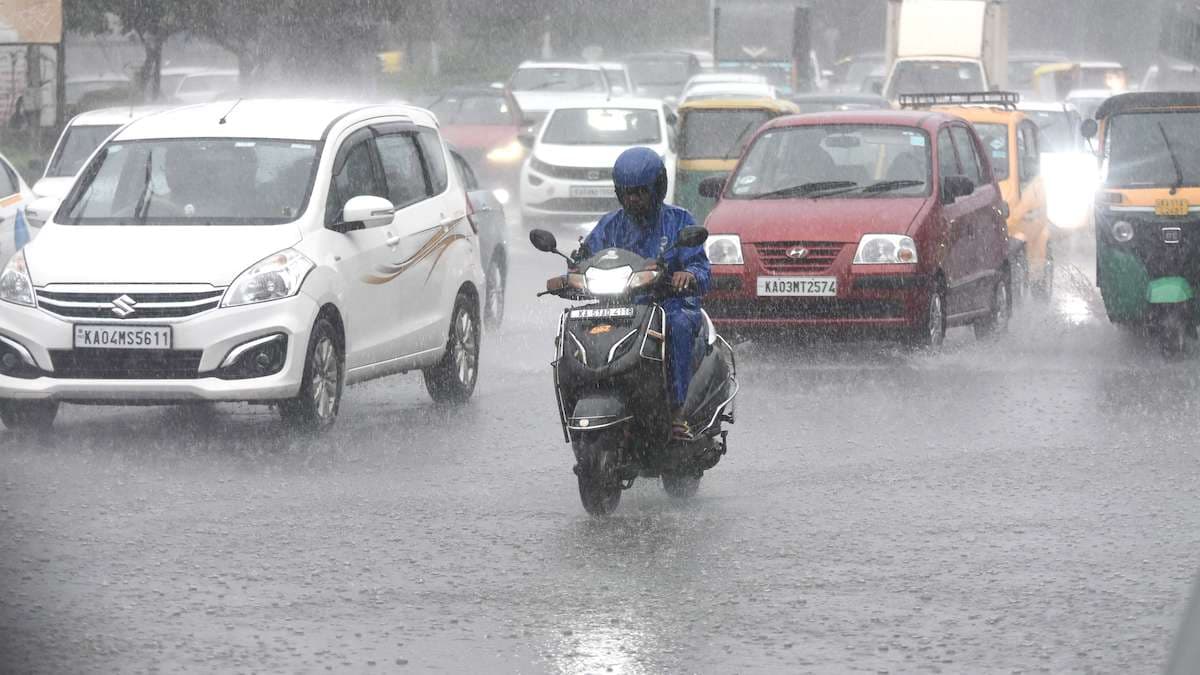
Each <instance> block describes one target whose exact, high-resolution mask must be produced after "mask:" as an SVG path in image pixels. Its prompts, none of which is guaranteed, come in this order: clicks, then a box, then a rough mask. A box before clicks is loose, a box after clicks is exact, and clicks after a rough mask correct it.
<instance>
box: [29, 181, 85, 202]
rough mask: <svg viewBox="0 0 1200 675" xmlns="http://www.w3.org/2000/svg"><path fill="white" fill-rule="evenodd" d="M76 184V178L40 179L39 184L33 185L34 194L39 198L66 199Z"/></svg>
mask: <svg viewBox="0 0 1200 675" xmlns="http://www.w3.org/2000/svg"><path fill="white" fill-rule="evenodd" d="M74 184H75V176H52V177H49V178H39V179H38V182H36V183H34V184H33V194H35V195H37V196H38V197H53V198H54V199H64V198H65V197H66V196H67V193H68V192H70V191H71V186H72V185H74Z"/></svg>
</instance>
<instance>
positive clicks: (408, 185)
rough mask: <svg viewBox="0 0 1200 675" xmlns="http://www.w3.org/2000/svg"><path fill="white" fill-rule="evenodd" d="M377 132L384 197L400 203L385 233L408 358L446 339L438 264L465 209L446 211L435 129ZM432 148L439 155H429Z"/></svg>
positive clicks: (402, 350)
mask: <svg viewBox="0 0 1200 675" xmlns="http://www.w3.org/2000/svg"><path fill="white" fill-rule="evenodd" d="M375 131H376V133H377V134H378V137H377V138H376V143H377V145H378V147H379V156H380V159H381V160H382V163H383V171H384V175H385V176H386V179H387V185H388V198H389V199H390V200H391V201H392V203H393V204H395V205H396V206H397V207H398V208H397V210H396V215H395V216H394V218H393V220H392V224H391V226H390V227H388V231H387V233H388V246H389V257H390V261H389V264H388V268H389V270H390V272H389V275H390V276H391V279H390V280H389V282H388V286H389V288H390V293H389V299H390V302H391V303H392V304H391V307H394V308H395V310H396V311H397V312H398V313H399V316H398V317H397V320H398V325H399V326H400V330H399V331H398V332H397V333H396V335H395V336H394V339H395V345H396V351H397V352H398V353H399V354H401V355H405V356H407V355H413V354H418V353H421V352H424V351H428V350H431V349H437V348H438V347H441V346H442V344H443V343H444V342H445V340H446V336H445V335H444V334H443V333H444V331H443V330H442V327H443V324H444V321H445V318H446V316H447V315H448V314H449V312H450V311H451V308H450V307H448V306H444V305H446V304H447V303H446V302H444V301H443V297H444V296H445V293H444V283H445V282H444V280H445V278H446V277H447V276H448V273H447V271H446V270H445V269H444V268H442V267H440V266H439V263H441V261H442V256H443V254H444V253H445V250H446V248H447V247H449V246H451V245H452V244H453V243H454V242H455V241H456V238H457V236H459V235H458V234H457V233H455V232H454V231H453V230H454V225H455V223H456V221H457V220H458V219H461V218H462V217H464V216H465V215H466V211H465V208H461V209H459V212H458V213H457V214H455V213H454V212H452V211H451V210H449V209H447V202H446V198H445V197H446V192H447V188H448V172H447V170H446V159H445V151H444V149H443V148H442V146H441V143H440V142H437V132H436V131H433V130H432V129H426V128H424V127H420V126H417V125H414V124H409V123H390V124H384V125H377V126H376V127H375ZM429 136H432V138H433V141H434V143H433V145H436V150H435V149H434V148H432V147H431V143H430V140H429ZM432 152H436V153H438V154H436V155H434V156H430V154H431V153H432ZM455 216H457V218H456V217H455ZM389 311H391V310H390V308H389Z"/></svg>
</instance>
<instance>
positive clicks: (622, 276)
mask: <svg viewBox="0 0 1200 675" xmlns="http://www.w3.org/2000/svg"><path fill="white" fill-rule="evenodd" d="M584 276H585V277H587V287H588V293H591V294H592V295H619V294H621V293H623V292H625V289H626V288H628V287H629V277H631V276H633V268H632V267H630V266H629V265H624V266H622V267H617V268H615V269H611V270H602V269H598V268H595V267H593V268H591V269H589V270H588V271H587V272H586V273H585V274H584Z"/></svg>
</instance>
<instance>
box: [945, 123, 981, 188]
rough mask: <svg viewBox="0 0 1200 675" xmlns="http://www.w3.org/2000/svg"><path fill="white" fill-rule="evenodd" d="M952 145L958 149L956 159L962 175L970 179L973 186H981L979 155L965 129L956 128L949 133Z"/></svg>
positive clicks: (968, 132) (969, 133) (969, 134)
mask: <svg viewBox="0 0 1200 675" xmlns="http://www.w3.org/2000/svg"><path fill="white" fill-rule="evenodd" d="M951 134H952V135H953V136H954V145H955V146H956V147H957V148H958V159H959V161H960V162H961V163H962V167H963V175H965V176H966V177H967V178H970V179H971V182H972V183H974V184H975V185H983V183H984V180H983V175H984V174H983V167H981V166H980V165H979V153H978V152H976V150H975V141H974V139H972V138H971V132H970V131H969V130H968V129H967V128H966V127H960V126H956V127H954V129H953V130H952V131H951Z"/></svg>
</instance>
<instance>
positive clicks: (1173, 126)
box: [1103, 110, 1200, 189]
mask: <svg viewBox="0 0 1200 675" xmlns="http://www.w3.org/2000/svg"><path fill="white" fill-rule="evenodd" d="M1106 135H1107V142H1106V143H1105V144H1104V165H1103V169H1104V174H1103V175H1104V184H1105V185H1106V186H1107V187H1110V188H1133V189H1137V188H1151V187H1171V186H1174V185H1186V186H1200V110H1189V111H1180V112H1144V113H1125V114H1121V115H1116V116H1114V117H1112V118H1111V119H1110V120H1109V121H1108V131H1107V133H1106ZM1177 164H1178V170H1177V169H1176V165H1177ZM1180 173H1182V180H1181V177H1180V175H1179V174H1180Z"/></svg>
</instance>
